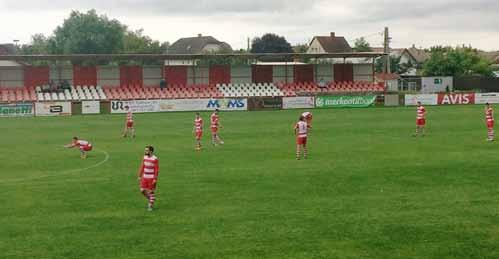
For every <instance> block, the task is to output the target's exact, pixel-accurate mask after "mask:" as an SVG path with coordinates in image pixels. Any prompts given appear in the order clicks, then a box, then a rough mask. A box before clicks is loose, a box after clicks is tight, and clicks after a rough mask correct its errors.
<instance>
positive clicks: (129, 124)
mask: <svg viewBox="0 0 499 259" xmlns="http://www.w3.org/2000/svg"><path fill="white" fill-rule="evenodd" d="M125 111H127V113H126V120H125V129H124V130H123V137H124V138H126V137H127V135H128V133H129V132H130V135H131V136H132V138H135V127H134V126H133V113H132V111H131V110H130V107H128V106H125Z"/></svg>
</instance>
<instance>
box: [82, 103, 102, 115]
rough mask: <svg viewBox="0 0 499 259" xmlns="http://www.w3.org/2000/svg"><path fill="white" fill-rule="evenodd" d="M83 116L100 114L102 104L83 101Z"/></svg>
mask: <svg viewBox="0 0 499 259" xmlns="http://www.w3.org/2000/svg"><path fill="white" fill-rule="evenodd" d="M81 113H82V114H99V113H100V102H99V101H82V102H81Z"/></svg>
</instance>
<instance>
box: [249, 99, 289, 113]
mask: <svg viewBox="0 0 499 259" xmlns="http://www.w3.org/2000/svg"><path fill="white" fill-rule="evenodd" d="M279 109H282V98H281V97H250V98H249V99H248V110H250V111H253V110H279Z"/></svg>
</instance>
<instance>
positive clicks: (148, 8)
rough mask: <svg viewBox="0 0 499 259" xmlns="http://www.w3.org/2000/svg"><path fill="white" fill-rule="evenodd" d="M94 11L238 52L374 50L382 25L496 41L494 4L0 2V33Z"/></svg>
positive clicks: (437, 37)
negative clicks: (335, 45)
mask: <svg viewBox="0 0 499 259" xmlns="http://www.w3.org/2000/svg"><path fill="white" fill-rule="evenodd" d="M92 8H93V9H96V10H97V12H98V13H99V14H106V15H107V16H108V17H110V18H116V19H118V20H120V21H121V22H123V23H124V24H126V25H129V26H130V28H132V29H139V28H144V30H145V33H146V34H148V35H149V36H150V37H152V38H153V39H158V40H163V41H165V40H168V41H175V40H176V39H178V38H179V37H184V36H193V35H196V34H197V33H203V34H205V35H208V34H212V35H214V36H217V37H218V38H219V39H220V40H223V41H227V42H229V43H231V44H233V45H236V46H235V47H237V48H239V47H244V45H245V42H246V38H247V37H254V36H260V35H261V34H263V33H266V32H274V33H277V34H280V35H283V36H285V37H286V38H287V39H288V40H290V41H291V42H292V43H303V42H308V41H309V40H310V39H311V38H312V37H313V36H314V35H327V34H329V32H331V31H334V32H336V34H337V35H341V36H345V37H346V38H347V40H349V41H350V42H353V40H354V39H355V38H358V37H360V36H366V35H373V34H374V36H371V37H369V38H367V39H368V40H369V41H370V42H371V43H372V45H377V46H378V45H381V41H382V38H381V37H380V36H379V35H377V34H376V33H377V32H380V31H382V30H383V28H384V27H385V26H388V27H389V28H390V32H391V35H392V37H393V41H394V44H395V45H398V46H406V45H409V44H412V43H415V44H416V45H422V46H424V47H427V46H428V45H430V46H431V45H437V44H439V45H440V44H441V45H447V44H451V45H455V44H456V43H457V44H458V43H471V44H473V45H474V46H477V47H482V48H488V49H492V48H495V49H497V44H494V42H492V40H496V41H497V38H499V36H498V35H499V12H497V10H499V1H498V0H475V1H470V0H454V1H451V0H419V1H417V2H416V1H410V2H409V1H400V0H379V1H375V2H373V1H372V0H350V1H345V0H308V1H306V0H252V1H247V0H246V1H239V0H197V1H196V0H191V1H185V0H143V1H137V0H124V1H116V0H108V1H102V0H86V1H79V0H74V1H67V0H64V1H63V0H51V1H49V0H39V1H29V0H27V1H12V0H9V1H4V0H0V22H1V23H3V24H7V23H8V22H9V20H12V19H15V20H16V21H19V22H18V23H17V24H16V28H10V27H8V28H5V30H4V31H3V34H4V35H6V34H8V33H10V34H12V35H13V36H9V37H10V38H12V37H18V38H19V37H20V36H17V35H20V34H27V37H29V36H30V35H32V34H34V33H33V32H35V33H36V32H37V31H34V30H35V28H36V29H37V30H38V32H44V33H46V32H47V31H48V32H50V31H52V30H53V29H54V28H55V26H57V25H59V24H61V23H62V21H63V19H65V18H67V16H68V15H69V12H70V10H72V9H76V10H81V11H86V10H88V9H92ZM54 14H56V15H57V16H56V17H55V16H54ZM21 18H22V19H21ZM35 19H36V21H37V23H36V24H33V23H32V21H33V20H35ZM23 21H24V22H23ZM48 21H50V23H49V22H48ZM44 26H45V27H44ZM40 28H42V29H43V30H41V31H40ZM2 29H4V28H2ZM14 35H15V36H14ZM494 35H496V36H494ZM1 37H2V36H1V35H0V41H1ZM21 38H22V37H21Z"/></svg>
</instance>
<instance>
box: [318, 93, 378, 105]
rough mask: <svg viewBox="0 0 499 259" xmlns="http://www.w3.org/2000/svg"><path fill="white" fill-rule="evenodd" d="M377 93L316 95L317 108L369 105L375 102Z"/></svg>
mask: <svg viewBox="0 0 499 259" xmlns="http://www.w3.org/2000/svg"><path fill="white" fill-rule="evenodd" d="M375 100H376V95H356V96H347V95H342V96H318V97H315V107H316V108H333V107H334V108H336V107H369V106H371V105H373V104H374V101H375Z"/></svg>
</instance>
